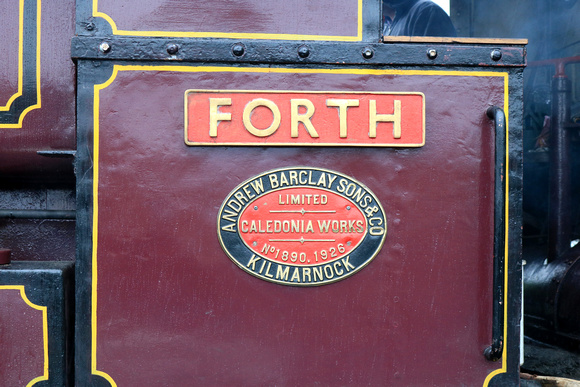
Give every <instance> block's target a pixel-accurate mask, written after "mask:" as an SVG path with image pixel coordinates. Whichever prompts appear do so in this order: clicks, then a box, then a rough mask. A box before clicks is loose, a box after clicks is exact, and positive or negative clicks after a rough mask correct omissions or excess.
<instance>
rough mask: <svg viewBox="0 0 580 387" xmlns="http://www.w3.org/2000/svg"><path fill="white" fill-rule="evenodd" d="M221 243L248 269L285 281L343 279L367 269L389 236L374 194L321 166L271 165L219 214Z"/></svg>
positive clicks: (232, 196) (228, 200)
mask: <svg viewBox="0 0 580 387" xmlns="http://www.w3.org/2000/svg"><path fill="white" fill-rule="evenodd" d="M217 228H218V235H219V240H220V243H221V245H222V248H223V249H224V251H225V252H226V254H227V255H228V256H229V257H230V258H231V259H232V261H233V262H234V263H235V264H236V265H238V266H239V267H240V268H241V269H243V270H245V271H246V272H248V273H250V274H252V275H254V276H256V277H259V278H261V279H264V280H266V281H270V282H275V283H278V284H282V285H293V286H317V285H324V284H328V283H332V282H336V281H340V280H342V279H345V278H346V277H349V276H351V275H353V274H354V273H356V272H358V271H359V270H360V269H361V268H363V267H364V266H366V265H367V264H368V263H369V262H370V261H371V260H372V259H373V258H374V257H375V256H376V255H377V254H378V252H379V250H380V249H381V247H382V245H383V243H384V241H385V237H386V234H387V221H386V217H385V212H384V210H383V208H382V206H381V204H380V203H379V201H378V200H377V198H376V196H375V195H374V194H373V193H372V192H371V191H370V190H369V189H368V188H367V187H365V186H364V185H363V184H361V183H360V182H358V181H356V180H354V179H353V178H351V177H348V176H346V175H343V174H341V173H338V172H333V171H330V170H326V169H319V168H309V167H295V168H284V169H275V170H272V171H268V172H265V173H262V174H260V175H258V176H255V177H253V178H251V179H249V180H246V181H245V182H243V183H242V184H240V185H239V186H238V187H236V188H235V189H234V190H233V191H232V192H231V193H230V194H229V195H228V197H227V198H226V199H225V200H224V202H223V204H222V206H221V208H220V210H219V214H218V227H217Z"/></svg>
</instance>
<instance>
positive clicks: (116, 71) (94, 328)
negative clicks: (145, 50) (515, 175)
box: [91, 65, 509, 387]
mask: <svg viewBox="0 0 580 387" xmlns="http://www.w3.org/2000/svg"><path fill="white" fill-rule="evenodd" d="M119 71H143V72H144V71H156V72H160V71H167V72H189V73H194V72H207V73H219V72H248V73H287V74H288V73H299V74H360V75H444V76H463V77H466V76H467V77H503V80H504V106H503V109H504V113H505V117H506V129H505V130H506V156H507V157H506V169H505V170H506V174H505V179H506V192H505V219H506V221H505V241H504V250H505V259H504V273H505V275H504V298H503V303H504V321H503V324H504V338H503V352H502V367H501V368H499V369H497V370H495V371H493V372H491V373H490V374H488V375H487V377H486V379H485V381H484V384H483V387H487V386H488V385H489V382H490V380H491V379H492V378H493V377H494V376H495V375H498V374H501V373H505V372H507V360H506V355H507V341H508V337H507V321H508V310H507V306H508V302H507V301H508V299H507V294H508V279H507V277H508V276H507V273H508V261H509V259H508V258H509V257H508V240H509V234H508V233H509V221H508V219H509V217H508V215H509V129H508V128H509V123H508V116H509V93H508V90H509V89H508V86H509V74H508V73H507V72H496V71H457V70H455V71H445V70H373V69H369V70H367V69H360V68H359V69H291V68H251V67H218V66H199V67H194V66H151V65H143V66H140V65H127V66H124V65H115V66H114V68H113V73H112V75H111V77H110V78H109V79H108V80H107V81H106V82H105V83H102V84H99V85H95V86H94V93H95V94H94V106H93V125H94V142H93V144H94V145H93V146H94V155H93V157H94V167H93V251H92V304H91V328H92V344H91V345H92V356H91V369H92V373H93V374H95V375H100V376H102V377H104V378H105V379H107V380H108V381H109V383H111V385H112V386H113V387H117V384H116V383H115V381H114V380H113V378H111V377H110V376H109V375H108V374H107V373H105V372H102V371H98V370H97V326H96V322H97V234H98V228H97V226H98V185H99V103H100V97H99V93H100V91H101V90H103V89H105V88H107V87H108V86H110V85H111V84H112V83H113V81H114V80H115V78H116V77H117V75H118V74H119ZM482 356H483V355H482Z"/></svg>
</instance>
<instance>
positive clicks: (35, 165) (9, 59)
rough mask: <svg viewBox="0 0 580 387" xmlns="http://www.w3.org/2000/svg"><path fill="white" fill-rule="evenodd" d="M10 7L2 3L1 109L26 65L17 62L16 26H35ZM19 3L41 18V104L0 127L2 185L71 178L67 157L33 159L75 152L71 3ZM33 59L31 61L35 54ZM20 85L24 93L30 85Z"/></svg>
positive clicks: (39, 57)
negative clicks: (52, 152) (44, 153)
mask: <svg viewBox="0 0 580 387" xmlns="http://www.w3.org/2000/svg"><path fill="white" fill-rule="evenodd" d="M10 3H14V4H13V5H10V4H2V12H3V13H2V16H3V22H2V24H1V25H0V41H1V42H0V49H1V52H2V53H3V54H2V66H0V107H1V106H6V103H7V101H9V100H10V98H11V97H12V96H13V95H14V93H15V92H17V91H18V72H19V69H20V70H22V69H21V67H22V66H25V65H27V62H26V61H24V60H23V63H24V64H19V62H18V57H19V55H20V54H19V49H18V47H19V44H21V43H22V42H21V39H20V40H19V39H18V36H19V23H21V24H23V25H26V24H27V23H28V24H29V23H34V24H35V25H36V22H35V21H31V20H29V19H28V18H27V17H25V16H22V18H21V13H20V11H19V2H10ZM20 3H23V4H24V5H25V6H26V7H32V9H34V10H35V13H37V16H38V17H39V18H40V21H39V22H38V26H40V35H39V37H40V39H39V43H38V44H37V46H36V48H35V49H36V50H39V52H40V53H39V55H38V57H37V58H38V62H37V66H39V67H40V69H39V72H38V76H39V78H40V103H38V102H37V105H38V106H37V107H35V108H34V109H32V110H29V111H27V112H25V113H23V114H22V115H21V116H20V117H19V119H18V120H17V121H16V123H15V124H0V174H1V175H2V176H3V177H2V180H3V183H10V182H12V181H14V180H17V179H22V178H26V177H34V178H41V179H62V178H63V177H66V178H69V179H71V178H72V164H71V161H70V159H59V158H48V157H45V156H40V155H38V154H37V151H44V150H69V151H70V150H74V149H75V67H74V63H73V62H72V60H71V59H70V38H71V36H73V35H74V4H75V2H74V1H72V0H66V1H59V2H51V1H42V2H41V0H37V1H27V2H20ZM37 7H38V8H37ZM4 11H5V13H4ZM24 15H26V12H24ZM19 20H21V22H19ZM22 55H28V52H24V53H22ZM32 55H33V57H34V56H35V53H34V52H33V53H32ZM5 63H6V64H5ZM36 70H37V69H36V68H35V69H33V71H36ZM21 86H22V89H23V90H24V91H26V89H27V87H28V86H29V85H28V84H27V83H26V82H23V84H22V85H21ZM18 121H19V122H20V123H19V122H18ZM63 173H64V174H65V176H63Z"/></svg>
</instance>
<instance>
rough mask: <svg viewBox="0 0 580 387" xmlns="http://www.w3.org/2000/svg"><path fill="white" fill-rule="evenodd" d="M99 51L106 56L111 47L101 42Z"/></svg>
mask: <svg viewBox="0 0 580 387" xmlns="http://www.w3.org/2000/svg"><path fill="white" fill-rule="evenodd" d="M99 50H101V52H103V53H105V54H106V53H107V52H109V51H111V45H110V44H109V43H107V42H103V43H101V44H100V45H99Z"/></svg>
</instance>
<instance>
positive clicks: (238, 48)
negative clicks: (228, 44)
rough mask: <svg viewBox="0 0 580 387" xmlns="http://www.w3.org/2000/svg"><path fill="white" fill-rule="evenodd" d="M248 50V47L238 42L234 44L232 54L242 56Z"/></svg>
mask: <svg viewBox="0 0 580 387" xmlns="http://www.w3.org/2000/svg"><path fill="white" fill-rule="evenodd" d="M245 52H246V47H245V46H244V45H243V44H242V43H236V44H234V45H233V46H232V54H234V55H235V56H242V55H244V53H245Z"/></svg>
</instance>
